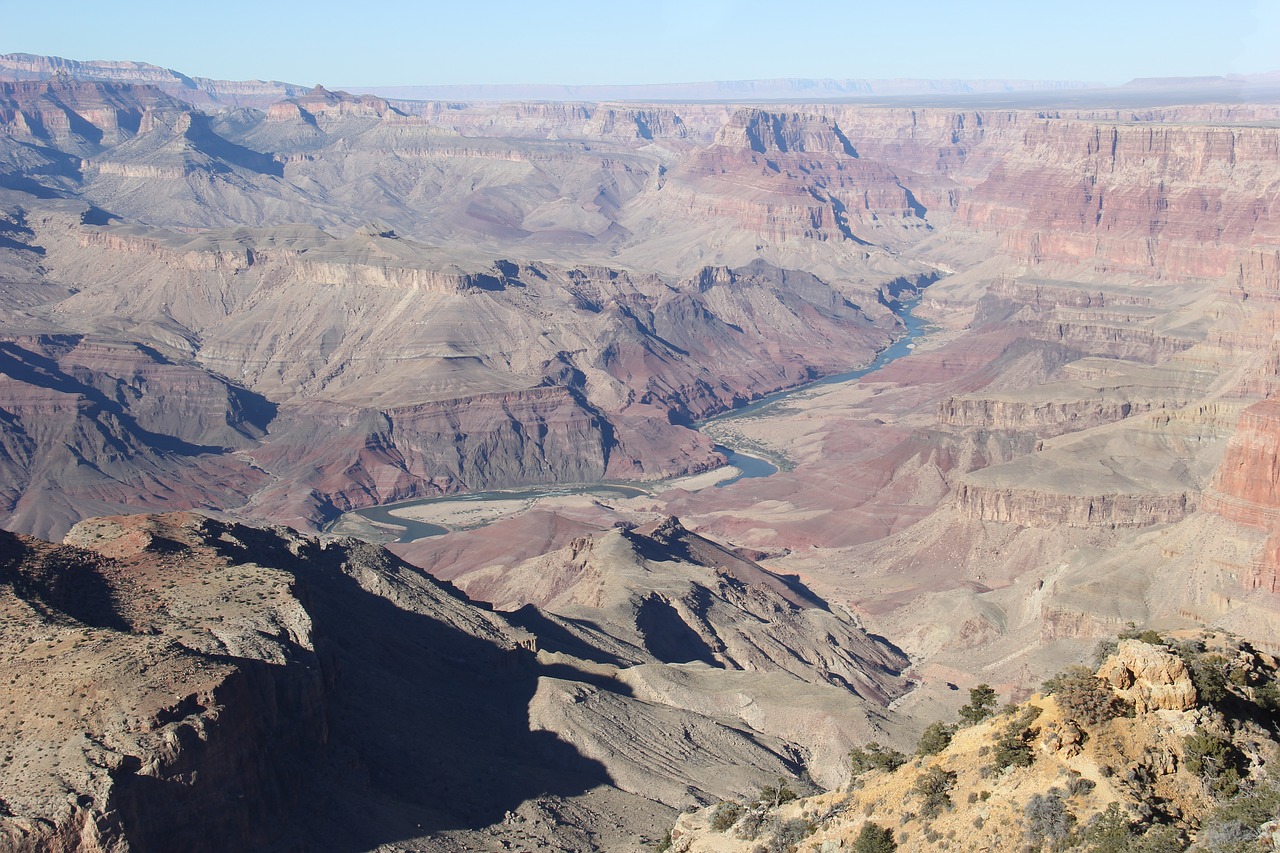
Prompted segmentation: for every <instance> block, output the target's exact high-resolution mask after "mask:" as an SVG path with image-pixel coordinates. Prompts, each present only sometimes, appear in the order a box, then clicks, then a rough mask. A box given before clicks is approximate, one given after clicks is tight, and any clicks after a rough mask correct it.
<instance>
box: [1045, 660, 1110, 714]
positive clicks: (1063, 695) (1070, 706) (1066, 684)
mask: <svg viewBox="0 0 1280 853" xmlns="http://www.w3.org/2000/svg"><path fill="white" fill-rule="evenodd" d="M1041 691H1042V692H1043V693H1044V694H1045V695H1050V696H1053V697H1055V698H1056V699H1057V700H1058V706H1059V707H1060V708H1062V712H1063V714H1065V715H1066V716H1067V717H1068V718H1069V719H1072V720H1075V721H1076V722H1078V723H1083V724H1085V725H1089V726H1096V725H1100V724H1102V723H1105V722H1106V721H1107V720H1111V719H1114V718H1116V717H1121V716H1124V715H1125V714H1127V713H1129V712H1130V709H1129V708H1128V706H1127V705H1126V704H1125V702H1124V700H1122V699H1121V698H1120V697H1119V696H1117V695H1116V694H1114V693H1112V692H1111V688H1109V687H1108V686H1107V685H1106V683H1104V682H1103V681H1102V679H1100V678H1098V677H1097V676H1096V675H1094V674H1093V670H1091V669H1089V668H1088V667H1086V666H1073V667H1068V668H1067V669H1065V670H1063V671H1062V672H1060V673H1058V674H1057V675H1055V676H1053V677H1052V678H1050V679H1049V680H1048V681H1046V682H1045V683H1044V684H1043V686H1042V687H1041Z"/></svg>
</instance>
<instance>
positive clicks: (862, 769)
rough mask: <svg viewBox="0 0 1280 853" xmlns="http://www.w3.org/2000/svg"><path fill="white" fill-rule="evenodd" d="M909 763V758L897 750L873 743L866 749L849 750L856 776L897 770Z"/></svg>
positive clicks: (850, 761) (850, 762)
mask: <svg viewBox="0 0 1280 853" xmlns="http://www.w3.org/2000/svg"><path fill="white" fill-rule="evenodd" d="M906 763H907V757H906V756H905V755H903V754H902V753H901V752H898V751H897V750H896V749H890V748H889V747H887V746H881V745H880V744H878V743H876V742H875V741H872V742H871V743H869V744H867V746H866V748H865V749H864V748H862V747H858V746H855V747H854V748H853V749H851V750H849V764H850V767H851V769H852V770H853V775H854V776H861V775H862V774H863V773H869V772H870V771H872V770H896V769H898V768H899V767H901V766H902V765H903V764H906Z"/></svg>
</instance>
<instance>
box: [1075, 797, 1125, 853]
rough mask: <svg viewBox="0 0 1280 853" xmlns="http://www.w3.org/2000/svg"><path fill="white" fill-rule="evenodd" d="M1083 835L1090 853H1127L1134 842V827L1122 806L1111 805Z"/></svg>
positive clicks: (1097, 816) (1088, 826)
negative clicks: (1121, 808)
mask: <svg viewBox="0 0 1280 853" xmlns="http://www.w3.org/2000/svg"><path fill="white" fill-rule="evenodd" d="M1083 835H1084V843H1085V849H1086V850H1088V851H1089V853H1126V851H1128V849H1129V845H1130V843H1131V842H1132V841H1133V836H1134V826H1133V822H1132V821H1130V820H1129V818H1128V817H1127V816H1126V815H1125V813H1124V812H1123V811H1121V810H1120V804H1119V803H1111V804H1110V805H1108V806H1107V808H1106V810H1105V811H1103V812H1099V813H1098V814H1096V815H1094V817H1093V819H1092V820H1090V821H1089V824H1088V825H1087V826H1086V827H1085V828H1084V833H1083Z"/></svg>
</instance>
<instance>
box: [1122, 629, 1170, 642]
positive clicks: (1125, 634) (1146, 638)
mask: <svg viewBox="0 0 1280 853" xmlns="http://www.w3.org/2000/svg"><path fill="white" fill-rule="evenodd" d="M1120 639H1122V640H1137V641H1138V642H1140V643H1146V644H1147V645H1149V646H1164V645H1167V643H1165V641H1164V637H1162V636H1160V633H1159V632H1158V631H1151V630H1146V631H1139V630H1137V629H1136V628H1130V629H1129V630H1127V631H1121V632H1120Z"/></svg>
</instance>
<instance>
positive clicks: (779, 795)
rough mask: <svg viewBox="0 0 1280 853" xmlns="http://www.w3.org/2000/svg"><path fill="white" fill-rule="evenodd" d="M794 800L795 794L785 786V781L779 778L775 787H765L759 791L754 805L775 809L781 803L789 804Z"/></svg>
mask: <svg viewBox="0 0 1280 853" xmlns="http://www.w3.org/2000/svg"><path fill="white" fill-rule="evenodd" d="M795 798H796V792H795V791H793V790H791V788H790V786H789V785H787V780H786V779H783V778H782V777H779V778H778V784H777V785H765V786H764V787H763V788H761V789H760V794H759V796H757V797H756V803H757V804H758V805H762V806H767V807H769V808H771V809H776V808H777V807H778V806H780V805H782V804H783V803H789V802H791V801H792V800H794V799H795Z"/></svg>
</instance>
